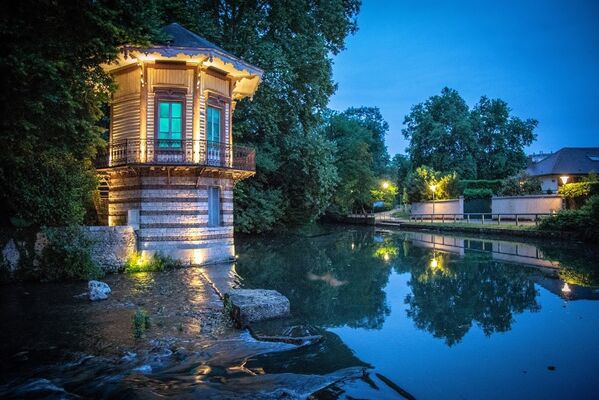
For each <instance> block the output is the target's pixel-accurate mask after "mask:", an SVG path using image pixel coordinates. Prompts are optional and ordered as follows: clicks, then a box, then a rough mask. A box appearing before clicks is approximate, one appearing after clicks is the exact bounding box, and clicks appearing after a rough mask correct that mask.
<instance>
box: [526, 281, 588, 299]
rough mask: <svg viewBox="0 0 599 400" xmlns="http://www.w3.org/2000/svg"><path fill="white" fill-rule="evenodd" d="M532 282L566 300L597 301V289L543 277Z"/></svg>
mask: <svg viewBox="0 0 599 400" xmlns="http://www.w3.org/2000/svg"><path fill="white" fill-rule="evenodd" d="M534 281H535V283H536V284H538V285H539V286H542V287H543V288H545V289H546V290H548V291H549V292H551V293H553V294H555V295H557V296H560V297H562V298H564V299H567V300H599V289H597V288H592V287H584V286H579V285H575V284H572V283H565V282H564V281H562V280H560V279H555V278H551V277H547V276H543V275H539V276H537V277H535V279H534Z"/></svg>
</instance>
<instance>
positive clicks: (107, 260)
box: [84, 226, 137, 272]
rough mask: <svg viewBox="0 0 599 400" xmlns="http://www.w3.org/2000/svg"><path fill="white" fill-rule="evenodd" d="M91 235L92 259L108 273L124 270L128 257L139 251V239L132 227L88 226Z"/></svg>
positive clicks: (86, 229) (85, 228)
mask: <svg viewBox="0 0 599 400" xmlns="http://www.w3.org/2000/svg"><path fill="white" fill-rule="evenodd" d="M84 230H85V231H86V232H87V234H88V235H90V237H91V239H92V241H93V245H92V251H91V252H92V258H93V260H94V261H95V262H96V263H98V264H99V265H100V266H102V268H103V269H104V270H105V271H107V272H116V271H119V270H121V269H122V268H123V265H124V264H125V261H126V260H127V257H129V256H130V255H131V254H132V253H134V252H136V251H137V237H136V235H135V231H134V230H133V228H132V227H130V226H86V227H84Z"/></svg>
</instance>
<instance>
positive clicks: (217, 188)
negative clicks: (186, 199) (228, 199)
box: [207, 186, 223, 228]
mask: <svg viewBox="0 0 599 400" xmlns="http://www.w3.org/2000/svg"><path fill="white" fill-rule="evenodd" d="M213 191H216V195H217V196H216V201H217V202H218V204H217V205H218V207H217V208H216V211H217V213H218V214H217V216H216V217H217V220H218V221H217V222H216V224H214V223H213V221H212V219H213V218H212V209H213V207H214V206H213V205H212V202H211V200H210V199H212V198H213V195H212V193H213ZM221 195H222V189H221V187H220V186H208V201H207V203H208V222H207V225H208V227H209V228H218V227H221V226H223V223H222V222H223V212H222V203H223V202H222V197H221Z"/></svg>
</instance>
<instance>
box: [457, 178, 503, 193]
mask: <svg viewBox="0 0 599 400" xmlns="http://www.w3.org/2000/svg"><path fill="white" fill-rule="evenodd" d="M502 185H503V180H502V179H461V180H459V181H458V183H457V190H458V192H459V193H462V194H464V196H465V191H466V190H468V189H489V190H490V191H491V192H492V193H493V194H495V193H499V190H500V189H501V187H502Z"/></svg>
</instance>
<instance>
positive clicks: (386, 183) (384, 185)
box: [381, 181, 389, 189]
mask: <svg viewBox="0 0 599 400" xmlns="http://www.w3.org/2000/svg"><path fill="white" fill-rule="evenodd" d="M381 186H382V187H383V189H388V188H389V182H387V181H384V182H383V184H382V185H381Z"/></svg>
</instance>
